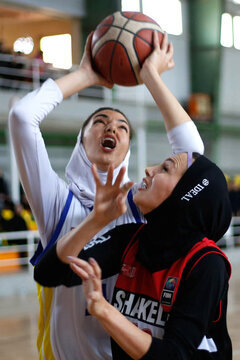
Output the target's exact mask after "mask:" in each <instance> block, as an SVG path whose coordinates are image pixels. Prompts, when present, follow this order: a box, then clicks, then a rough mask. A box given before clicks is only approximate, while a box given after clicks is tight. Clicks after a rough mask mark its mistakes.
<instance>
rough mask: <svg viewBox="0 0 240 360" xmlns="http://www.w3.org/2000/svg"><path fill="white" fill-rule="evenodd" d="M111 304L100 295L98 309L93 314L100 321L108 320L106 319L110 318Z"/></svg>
mask: <svg viewBox="0 0 240 360" xmlns="http://www.w3.org/2000/svg"><path fill="white" fill-rule="evenodd" d="M112 307H113V306H112V305H111V304H110V303H109V302H108V301H107V300H106V299H105V298H104V297H102V305H101V307H99V311H98V312H97V313H96V314H94V316H95V317H96V318H97V319H98V321H100V322H101V323H103V322H104V321H105V322H108V319H111V310H112Z"/></svg>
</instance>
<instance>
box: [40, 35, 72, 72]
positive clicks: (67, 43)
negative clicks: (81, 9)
mask: <svg viewBox="0 0 240 360" xmlns="http://www.w3.org/2000/svg"><path fill="white" fill-rule="evenodd" d="M40 49H41V50H42V52H43V61H44V62H45V63H49V64H52V65H53V66H54V67H56V68H61V69H70V68H71V67H72V38H71V35H70V34H62V35H53V36H45V37H43V38H42V39H41V40H40Z"/></svg>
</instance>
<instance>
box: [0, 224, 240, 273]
mask: <svg viewBox="0 0 240 360" xmlns="http://www.w3.org/2000/svg"><path fill="white" fill-rule="evenodd" d="M23 239H24V244H17V242H23ZM38 241H39V233H38V231H16V232H4V233H3V232H2V233H1V232H0V274H1V273H6V272H8V271H19V270H20V269H22V268H23V267H25V268H27V269H28V270H29V271H30V272H31V271H32V265H31V264H30V263H29V259H30V258H31V257H32V256H33V254H34V252H35V250H36V247H37V243H38ZM218 245H219V246H220V247H224V248H226V249H230V248H234V247H236V246H239V245H240V217H233V218H232V222H231V225H230V227H229V229H228V231H227V232H226V234H225V235H224V236H223V238H222V239H221V240H220V241H219V242H218Z"/></svg>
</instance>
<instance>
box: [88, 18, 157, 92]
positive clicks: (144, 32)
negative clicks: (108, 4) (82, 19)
mask: <svg viewBox="0 0 240 360" xmlns="http://www.w3.org/2000/svg"><path fill="white" fill-rule="evenodd" d="M154 30H155V31H157V32H158V36H159V42H160V43H161V41H162V38H163V30H162V29H161V27H160V26H159V25H158V24H157V23H156V21H154V20H153V19H151V18H150V17H148V16H146V15H144V14H143V13H141V12H132V11H124V12H120V11H117V12H115V13H113V14H111V15H109V16H107V17H106V18H105V19H104V20H103V21H102V22H101V23H100V24H99V25H98V26H97V28H96V30H95V31H94V33H93V37H92V44H91V51H92V59H93V66H94V69H95V70H96V71H97V72H98V73H100V74H101V75H102V76H103V77H104V78H105V79H106V80H108V81H110V82H113V83H114V84H118V85H123V86H135V85H138V84H141V83H142V81H141V79H140V76H139V71H140V69H141V66H142V64H143V62H144V60H145V59H146V57H147V56H148V55H149V54H150V53H151V52H152V50H153V31H154Z"/></svg>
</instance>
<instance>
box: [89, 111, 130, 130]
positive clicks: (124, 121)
mask: <svg viewBox="0 0 240 360" xmlns="http://www.w3.org/2000/svg"><path fill="white" fill-rule="evenodd" d="M98 116H101V117H104V118H105V119H109V116H108V115H106V114H104V113H100V114H96V115H95V116H94V117H93V118H94V119H96V118H97V117H98ZM117 121H119V122H122V123H125V124H127V125H128V127H130V125H129V123H128V121H127V120H125V119H118V120H117Z"/></svg>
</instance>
